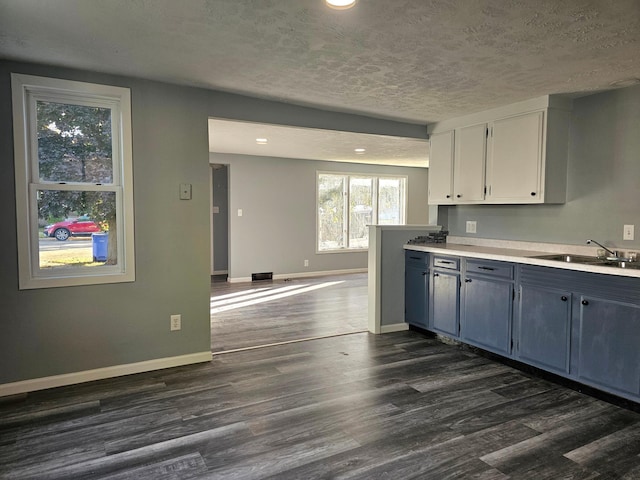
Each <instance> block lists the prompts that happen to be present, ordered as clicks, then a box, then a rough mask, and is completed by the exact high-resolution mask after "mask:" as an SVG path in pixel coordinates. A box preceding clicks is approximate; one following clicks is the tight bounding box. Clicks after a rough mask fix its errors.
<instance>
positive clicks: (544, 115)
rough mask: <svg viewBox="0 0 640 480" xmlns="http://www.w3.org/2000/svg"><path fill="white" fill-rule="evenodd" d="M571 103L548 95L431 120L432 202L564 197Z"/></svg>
mask: <svg viewBox="0 0 640 480" xmlns="http://www.w3.org/2000/svg"><path fill="white" fill-rule="evenodd" d="M570 108H571V103H570V101H568V100H566V99H563V98H560V97H558V98H552V97H550V96H545V97H539V98H536V99H532V100H528V101H525V102H520V103H518V104H513V105H508V106H506V107H501V108H497V109H493V110H490V111H487V112H480V113H476V114H471V115H467V116H466V117H462V118H458V119H451V120H445V121H443V122H440V123H438V124H435V125H434V126H431V127H430V129H429V131H430V133H431V139H432V143H431V155H430V158H429V203H430V204H466V203H476V204H478V203H479V204H509V203H511V204H525V203H564V202H565V201H566V188H567V154H568V143H569V121H570ZM445 138H446V139H447V140H446V141H445V140H444V139H445ZM451 141H453V144H454V149H453V155H452V154H451V152H450V150H448V149H447V148H445V146H447V147H448V146H450V142H451ZM443 171H447V172H451V171H452V172H453V178H452V179H449V178H448V177H447V178H446V179H445V177H444V176H443V175H444V174H443V173H442V172H443ZM445 180H446V181H445ZM451 185H452V186H453V187H452V188H453V190H451ZM436 193H437V194H436ZM446 195H452V196H451V197H447V196H446Z"/></svg>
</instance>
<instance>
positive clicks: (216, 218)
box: [210, 163, 229, 282]
mask: <svg viewBox="0 0 640 480" xmlns="http://www.w3.org/2000/svg"><path fill="white" fill-rule="evenodd" d="M210 177H211V182H210V183H211V281H212V282H213V281H225V282H226V280H227V276H228V275H229V165H223V164H219V163H214V164H211V173H210Z"/></svg>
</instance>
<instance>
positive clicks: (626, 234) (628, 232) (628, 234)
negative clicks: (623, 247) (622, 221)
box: [622, 225, 635, 240]
mask: <svg viewBox="0 0 640 480" xmlns="http://www.w3.org/2000/svg"><path fill="white" fill-rule="evenodd" d="M634 230H635V228H634V225H625V226H624V230H623V232H622V239H623V240H633V239H634V238H635V234H634Z"/></svg>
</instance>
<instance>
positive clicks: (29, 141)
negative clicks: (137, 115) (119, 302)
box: [11, 74, 135, 289]
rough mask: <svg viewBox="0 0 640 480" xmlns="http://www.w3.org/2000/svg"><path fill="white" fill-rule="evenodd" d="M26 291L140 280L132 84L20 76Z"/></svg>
mask: <svg viewBox="0 0 640 480" xmlns="http://www.w3.org/2000/svg"><path fill="white" fill-rule="evenodd" d="M11 88H12V97H13V125H14V155H15V170H16V173H15V177H16V213H17V227H18V228H17V235H18V266H19V284H20V288H21V289H29V288H44V287H60V286H71V285H90V284H100V283H116V282H128V281H133V280H135V268H134V236H133V178H132V175H133V173H132V153H131V96H130V91H129V89H127V88H121V87H113V86H108V85H98V84H92V83H84V82H75V81H69V80H60V79H54V78H45V77H35V76H30V75H21V74H12V75H11Z"/></svg>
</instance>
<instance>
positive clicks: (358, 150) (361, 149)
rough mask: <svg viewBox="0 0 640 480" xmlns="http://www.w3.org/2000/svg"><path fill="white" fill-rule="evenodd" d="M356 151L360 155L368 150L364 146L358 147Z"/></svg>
mask: <svg viewBox="0 0 640 480" xmlns="http://www.w3.org/2000/svg"><path fill="white" fill-rule="evenodd" d="M354 152H356V153H357V154H358V155H362V154H363V153H364V152H366V150H365V149H364V148H356V149H355V150H354Z"/></svg>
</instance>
